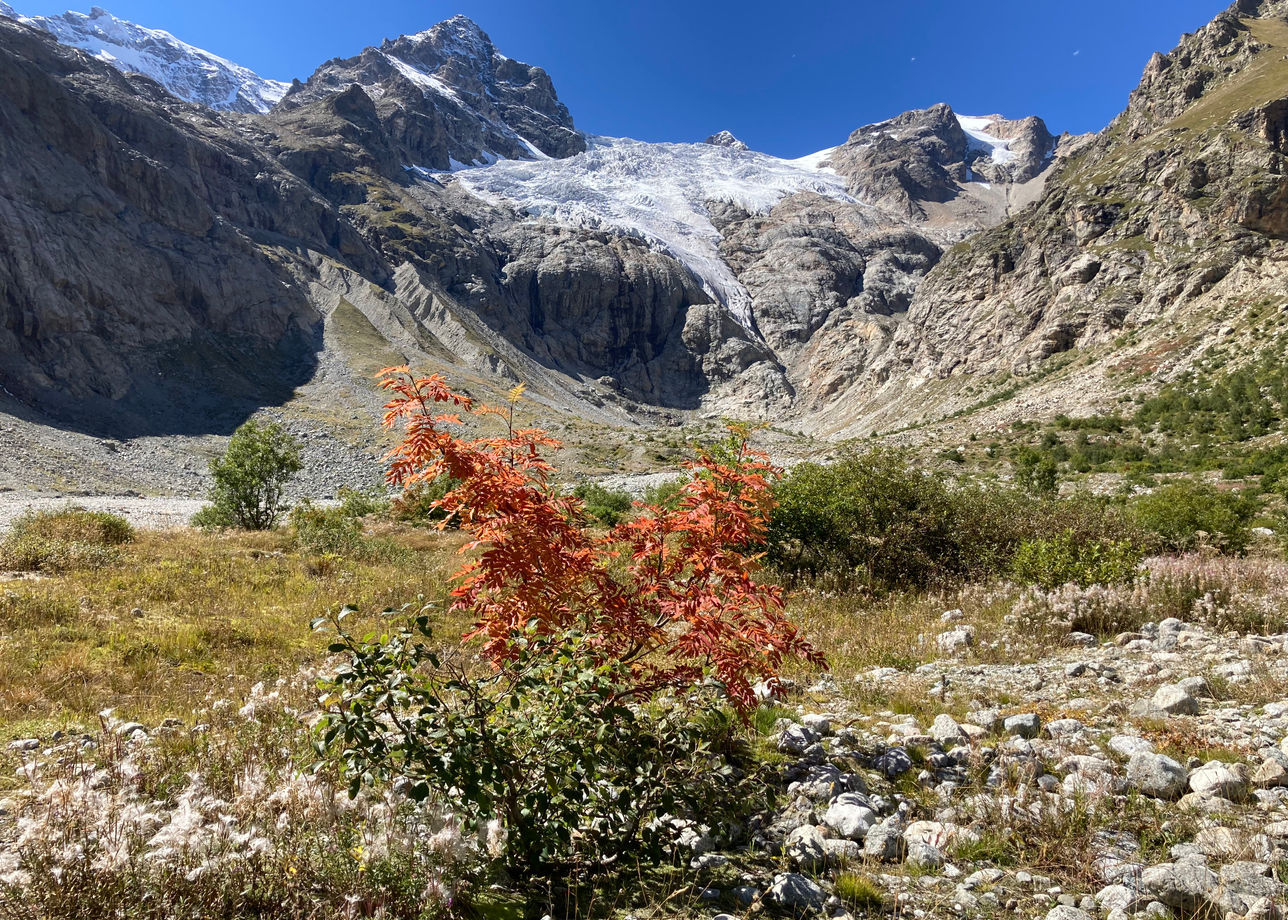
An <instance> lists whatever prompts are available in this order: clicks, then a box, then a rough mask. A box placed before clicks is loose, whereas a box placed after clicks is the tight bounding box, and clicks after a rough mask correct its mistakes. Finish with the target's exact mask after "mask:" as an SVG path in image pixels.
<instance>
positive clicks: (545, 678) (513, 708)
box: [314, 608, 747, 887]
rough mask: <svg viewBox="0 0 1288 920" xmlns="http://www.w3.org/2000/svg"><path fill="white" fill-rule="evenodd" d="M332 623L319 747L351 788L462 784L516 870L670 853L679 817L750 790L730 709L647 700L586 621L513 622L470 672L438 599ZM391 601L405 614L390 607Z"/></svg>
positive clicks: (530, 874)
mask: <svg viewBox="0 0 1288 920" xmlns="http://www.w3.org/2000/svg"><path fill="white" fill-rule="evenodd" d="M351 612H352V611H351V610H350V609H348V608H346V609H345V610H344V611H342V612H341V613H340V614H339V616H338V617H337V618H336V619H334V620H327V619H323V620H318V621H315V623H314V625H315V628H317V627H322V626H325V625H326V624H328V623H330V625H332V626H333V627H334V628H335V629H336V631H337V637H336V640H335V642H334V643H333V644H332V645H331V651H332V652H335V653H338V654H341V655H343V656H345V659H346V661H345V663H344V665H342V666H341V667H340V669H339V670H338V671H337V673H336V676H335V678H334V680H333V681H332V682H331V683H330V684H329V685H327V686H325V687H324V690H325V695H324V697H323V700H322V702H323V707H324V708H325V710H326V711H327V717H326V720H325V722H324V724H323V726H322V729H321V731H322V733H321V736H320V738H319V740H318V751H319V753H320V755H321V756H323V757H324V758H334V759H338V760H339V761H340V763H341V764H342V765H343V770H344V772H345V775H347V777H348V779H349V784H350V791H351V793H352V794H357V793H358V792H359V791H360V790H362V789H363V788H364V787H366V786H369V785H372V784H380V783H383V782H386V781H391V780H394V779H398V780H399V781H400V782H401V783H403V784H404V788H406V789H407V790H408V792H409V794H410V795H411V796H412V797H413V798H414V799H418V800H419V799H425V798H427V797H429V796H430V795H431V794H443V791H444V790H447V795H448V796H449V797H450V798H451V804H452V806H453V807H454V809H455V810H456V813H457V814H458V815H460V816H461V817H462V818H463V819H465V820H466V822H467V824H469V825H470V826H474V827H481V826H483V825H486V824H488V822H495V825H494V826H495V827H496V828H497V829H498V830H499V832H500V833H502V834H503V835H504V836H505V837H506V839H507V840H508V845H507V846H506V848H505V852H504V853H503V854H498V855H497V860H498V862H497V865H498V868H499V867H502V866H503V867H505V869H506V870H508V872H509V874H510V876H511V878H512V880H513V881H515V882H518V883H525V884H529V885H532V886H534V887H538V886H540V884H541V883H542V882H554V883H557V884H565V883H575V882H576V881H577V880H579V879H585V878H588V877H590V876H593V875H595V874H598V873H600V872H604V871H607V870H611V869H614V868H616V867H624V866H625V864H626V860H627V859H628V858H630V859H632V860H634V859H645V860H647V859H659V858H661V857H663V856H664V855H665V854H666V853H667V852H668V849H669V847H670V846H671V845H672V844H673V843H674V841H675V837H676V835H677V834H678V833H679V831H680V830H681V829H682V826H683V825H682V824H681V823H679V819H684V818H686V817H693V816H701V817H702V819H703V820H706V821H708V822H710V823H712V824H714V823H715V822H716V821H717V820H719V819H720V818H721V817H722V816H723V815H724V813H725V812H726V811H729V810H732V809H735V808H737V807H740V805H745V801H746V799H747V793H746V788H745V787H742V788H736V787H735V786H734V784H733V782H732V777H733V769H732V767H731V766H730V764H729V763H728V762H727V759H726V757H725V755H724V753H723V752H722V747H723V746H724V745H725V744H727V743H728V738H729V733H730V720H729V719H728V718H727V717H726V716H724V715H723V714H722V712H721V710H719V709H718V707H717V706H716V704H715V702H714V700H712V699H710V698H708V699H707V700H706V701H705V702H702V701H700V700H701V697H702V694H690V695H688V696H686V697H685V698H684V699H683V700H675V699H671V700H668V701H666V702H665V703H664V704H662V703H661V701H659V705H656V706H653V705H650V704H649V702H648V701H647V700H642V699H639V698H636V697H633V696H632V693H631V690H630V689H629V687H630V684H629V683H628V681H627V675H626V674H625V673H624V672H623V668H624V666H622V665H617V666H613V665H606V664H598V665H596V664H593V663H592V662H593V661H594V656H593V653H592V652H591V650H590V646H589V642H588V640H587V639H586V637H584V636H580V635H578V634H576V633H572V632H569V633H563V634H559V635H555V636H548V637H544V638H541V637H538V636H537V635H535V634H530V635H522V636H520V635H516V636H514V637H513V639H512V651H513V658H512V660H511V662H510V663H509V664H508V665H507V666H505V667H503V668H500V669H499V670H496V671H494V672H492V673H490V674H487V675H485V676H482V677H472V676H468V675H467V674H466V673H464V671H463V670H461V669H459V668H455V667H450V666H444V664H443V663H442V662H440V660H439V658H438V656H437V655H436V654H435V652H434V651H432V650H431V648H430V646H429V645H428V644H427V641H428V640H429V639H430V629H429V615H428V613H427V612H426V611H421V613H420V614H419V615H418V616H416V617H415V619H414V621H413V622H412V623H411V624H410V625H404V626H394V628H392V629H390V630H389V631H388V632H387V633H386V634H384V635H381V636H379V637H370V638H368V639H366V640H360V639H357V638H355V637H354V636H352V635H350V634H349V633H348V632H346V629H345V623H344V619H345V617H346V616H348V615H349V613H351ZM387 614H388V615H390V616H391V617H392V616H396V615H395V614H394V613H393V612H392V611H387Z"/></svg>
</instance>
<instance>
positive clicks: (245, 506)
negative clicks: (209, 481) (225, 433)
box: [192, 419, 303, 530]
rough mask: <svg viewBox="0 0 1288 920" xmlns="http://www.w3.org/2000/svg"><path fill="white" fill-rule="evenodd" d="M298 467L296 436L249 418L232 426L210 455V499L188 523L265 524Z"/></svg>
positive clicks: (271, 521) (275, 514)
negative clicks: (223, 445)
mask: <svg viewBox="0 0 1288 920" xmlns="http://www.w3.org/2000/svg"><path fill="white" fill-rule="evenodd" d="M302 468H303V464H302V462H301V460H300V446H299V442H298V441H296V440H295V438H294V437H292V436H291V434H290V433H289V432H288V431H287V430H286V429H285V428H283V427H282V426H281V425H278V424H277V423H275V422H269V423H267V424H260V423H259V422H256V421H255V420H254V419H251V420H250V421H248V422H246V423H245V424H243V425H242V426H241V427H240V428H238V429H237V430H236V431H234V432H233V436H232V438H231V439H230V440H229V442H228V449H227V451H225V452H224V455H223V457H220V458H217V459H215V460H212V461H210V473H211V475H212V476H213V477H214V480H215V482H214V485H213V486H212V487H211V489H210V493H209V495H208V498H209V500H210V504H209V505H206V506H205V507H204V508H202V509H201V510H200V511H199V512H197V514H196V515H194V516H193V519H192V523H193V524H195V525H196V526H198V527H206V528H214V527H237V528H240V529H242V530H269V529H271V528H273V527H275V526H276V525H277V520H278V518H279V517H280V516H281V514H282V511H283V508H284V505H283V498H284V497H283V494H282V490H283V487H284V486H285V485H286V483H287V482H288V481H289V480H290V478H291V477H292V476H294V475H295V474H296V473H298V472H299V471H300V470H301V469H302Z"/></svg>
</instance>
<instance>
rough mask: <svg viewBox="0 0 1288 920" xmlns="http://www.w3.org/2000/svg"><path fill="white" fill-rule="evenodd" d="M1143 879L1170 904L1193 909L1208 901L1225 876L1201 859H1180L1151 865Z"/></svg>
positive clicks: (1143, 883) (1144, 885) (1149, 889)
mask: <svg viewBox="0 0 1288 920" xmlns="http://www.w3.org/2000/svg"><path fill="white" fill-rule="evenodd" d="M1140 881H1141V887H1142V888H1143V889H1144V890H1145V891H1146V892H1147V893H1149V894H1150V895H1151V896H1152V897H1154V898H1156V899H1157V900H1159V901H1161V902H1162V903H1164V904H1166V905H1167V906H1168V907H1171V908H1174V909H1176V910H1179V911H1183V912H1185V913H1193V912H1194V911H1197V910H1199V909H1201V908H1203V907H1204V906H1205V905H1206V904H1207V903H1208V898H1209V896H1210V895H1212V894H1213V893H1214V892H1215V891H1216V889H1217V885H1219V884H1220V881H1221V880H1220V879H1219V878H1218V877H1217V874H1216V873H1215V872H1213V871H1212V870H1211V869H1209V868H1208V867H1207V866H1204V865H1202V864H1201V863H1193V862H1179V863H1163V864H1161V865H1157V866H1150V867H1149V868H1148V869H1146V870H1145V871H1144V872H1142V873H1141V876H1140Z"/></svg>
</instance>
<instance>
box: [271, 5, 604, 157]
mask: <svg viewBox="0 0 1288 920" xmlns="http://www.w3.org/2000/svg"><path fill="white" fill-rule="evenodd" d="M355 86H356V87H359V88H360V89H361V91H362V92H363V93H365V94H366V95H367V96H368V97H369V98H370V99H371V100H372V102H373V104H374V107H375V110H376V113H377V115H378V117H379V119H380V121H381V123H382V126H383V128H384V130H385V131H386V132H387V133H388V134H389V135H390V137H391V139H392V140H393V141H394V142H395V145H396V147H397V150H398V152H399V154H400V155H401V156H402V157H403V158H404V162H403V165H405V166H409V167H419V168H423V169H430V170H446V169H453V168H459V167H461V166H468V165H483V164H487V163H494V162H496V161H497V160H498V159H502V158H504V159H532V158H541V157H567V156H571V155H573V154H576V153H580V152H581V151H583V150H585V149H586V143H585V141H584V139H583V138H582V136H581V135H580V134H579V133H578V132H577V130H576V129H575V128H574V126H573V121H572V116H571V115H570V114H569V113H568V109H567V107H566V106H564V104H563V103H562V102H560V101H559V97H558V96H557V95H556V93H555V88H554V84H553V83H551V81H550V76H549V74H547V73H546V72H545V71H544V70H543V69H542V68H540V67H534V66H531V65H529V64H522V63H520V62H518V61H516V60H513V59H512V58H508V57H506V56H505V55H503V54H501V53H500V52H499V51H497V50H496V48H495V47H493V45H492V40H491V39H490V38H488V36H487V34H486V33H484V32H483V30H482V29H480V28H479V27H478V25H477V24H475V23H474V22H473V21H472V20H470V19H469V18H467V17H465V16H453V17H452V18H451V19H448V20H446V21H445V22H440V23H439V24H438V25H436V26H434V27H433V28H431V29H427V30H425V31H424V32H418V33H417V34H415V35H404V36H402V37H401V38H398V39H396V40H392V41H390V40H386V41H385V42H384V43H383V44H381V46H380V47H379V48H368V49H366V50H365V51H363V52H362V53H361V54H359V55H358V56H357V57H352V58H346V59H343V60H341V59H336V60H332V61H328V62H327V63H325V64H323V65H322V66H321V67H319V68H318V69H317V71H315V72H314V74H313V75H312V76H311V77H309V79H308V82H306V83H303V84H296V85H294V86H292V87H291V90H290V92H289V93H287V95H286V98H285V100H284V102H283V106H284V107H285V108H287V109H294V108H299V107H301V106H306V105H310V104H313V103H316V102H318V101H321V100H324V99H326V98H327V97H329V96H332V95H335V94H338V93H343V92H349V91H351V90H352V88H353V87H355Z"/></svg>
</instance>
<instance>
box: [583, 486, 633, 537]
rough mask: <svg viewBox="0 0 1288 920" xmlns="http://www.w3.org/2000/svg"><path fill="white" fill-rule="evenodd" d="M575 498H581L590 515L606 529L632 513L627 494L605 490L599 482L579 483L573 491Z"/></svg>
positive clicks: (630, 502) (629, 498)
mask: <svg viewBox="0 0 1288 920" xmlns="http://www.w3.org/2000/svg"><path fill="white" fill-rule="evenodd" d="M572 494H573V497H574V498H579V499H581V501H582V504H583V505H585V506H586V513H587V514H589V515H590V516H591V517H592V518H594V519H595V520H596V521H598V522H599V523H601V524H603V525H604V526H605V527H612V526H613V525H614V524H617V523H618V522H620V521H621V519H622V518H624V517H626V516H627V515H628V514H630V513H631V507H632V501H631V497H630V495H629V494H628V493H626V492H620V491H617V490H614V489H605V488H604V487H603V486H601V485H600V484H599V483H597V482H579V483H577V487H576V488H574V489H573V490H572Z"/></svg>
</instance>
